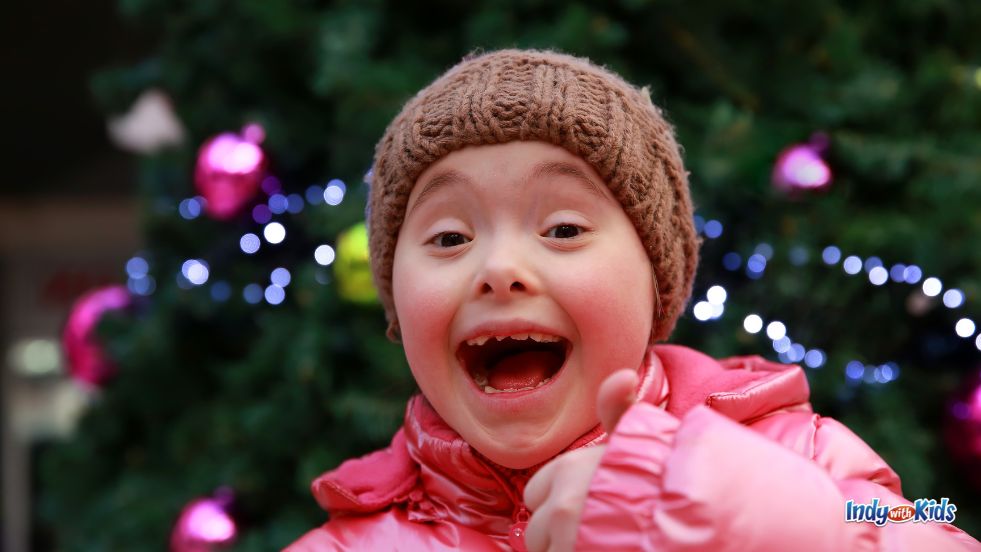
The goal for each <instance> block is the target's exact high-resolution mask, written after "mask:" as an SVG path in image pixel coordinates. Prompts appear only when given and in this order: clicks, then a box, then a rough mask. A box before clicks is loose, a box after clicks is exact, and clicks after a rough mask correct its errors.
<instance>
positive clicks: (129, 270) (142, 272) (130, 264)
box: [126, 257, 150, 278]
mask: <svg viewBox="0 0 981 552" xmlns="http://www.w3.org/2000/svg"><path fill="white" fill-rule="evenodd" d="M149 271H150V263H148V262H146V259H144V258H143V257H133V258H132V259H130V260H128V261H126V274H127V275H128V276H129V277H130V278H142V277H144V276H146V274H147V272H149Z"/></svg>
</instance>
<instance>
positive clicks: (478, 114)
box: [367, 50, 699, 342]
mask: <svg viewBox="0 0 981 552" xmlns="http://www.w3.org/2000/svg"><path fill="white" fill-rule="evenodd" d="M515 140H526V141H536V140H537V141H542V142H548V143H550V144H554V145H557V146H561V147H563V148H565V149H566V150H568V151H569V152H571V153H572V154H573V155H577V156H579V157H580V158H582V159H583V160H585V161H586V162H587V163H589V164H590V165H592V166H593V168H594V169H595V170H596V172H597V174H599V175H600V177H602V178H603V180H604V182H606V185H607V186H608V187H609V188H610V190H611V191H612V192H613V195H614V196H615V197H616V198H617V200H619V202H620V204H621V205H622V206H623V210H624V211H625V212H626V213H627V216H628V217H629V218H630V220H631V221H632V222H633V224H634V227H635V228H636V229H637V234H638V235H639V236H640V239H641V241H642V242H643V244H644V246H645V248H646V249H647V254H648V256H650V259H651V263H652V265H653V268H654V279H655V291H656V294H657V301H658V305H656V306H655V310H654V324H653V331H652V334H651V341H652V342H654V341H661V340H665V339H667V338H668V336H669V335H670V334H671V331H672V330H673V329H674V325H675V322H676V321H677V320H678V317H679V316H681V313H682V311H683V310H684V308H685V304H686V303H687V301H688V298H689V296H690V295H691V287H692V280H693V279H694V274H695V266H696V265H697V264H698V245H699V241H698V238H697V237H696V234H695V227H694V222H693V220H692V219H693V216H692V205H691V199H690V197H689V193H688V175H687V173H686V172H685V168H684V166H683V164H682V162H681V154H680V152H679V150H678V144H677V143H676V142H675V138H674V129H673V128H672V127H671V125H670V124H668V123H667V121H665V120H664V116H663V115H662V114H661V110H660V109H658V108H657V107H655V106H654V105H653V104H652V103H651V99H650V96H649V94H648V92H647V90H646V89H639V90H638V89H637V88H634V87H633V86H631V85H630V84H627V83H626V82H625V81H624V80H623V79H622V78H620V77H619V76H617V75H615V74H614V73H612V72H610V71H608V70H606V69H604V68H602V67H597V66H596V65H593V64H592V63H590V62H589V60H587V59H582V58H575V57H572V56H569V55H565V54H559V53H555V52H542V51H533V50H501V51H496V52H490V53H486V54H482V55H476V56H468V57H467V58H465V59H464V60H463V61H461V62H460V63H459V64H457V65H456V66H455V67H453V68H451V69H450V70H449V71H447V72H446V73H444V74H443V75H442V76H441V77H439V78H438V79H436V81H434V82H433V83H432V84H430V85H429V86H427V87H426V88H424V89H423V90H421V91H420V92H419V93H418V94H416V96H415V97H414V98H412V99H411V100H410V101H409V102H408V103H406V104H405V106H404V107H403V108H402V111H401V113H399V114H398V116H396V117H395V119H394V120H393V121H392V123H391V124H390V125H389V126H388V129H387V130H386V131H385V135H384V136H383V137H382V139H381V141H380V142H379V143H378V146H377V150H376V152H375V164H374V167H372V176H371V195H370V198H369V201H368V217H367V218H368V233H369V250H370V252H371V271H372V276H373V277H374V281H375V286H376V287H377V288H378V292H379V295H380V297H381V302H382V305H384V307H385V316H386V318H387V319H388V323H389V325H388V337H389V339H391V340H392V341H399V340H400V339H401V333H400V329H399V324H398V318H397V317H396V313H395V305H394V300H393V297H392V264H393V260H394V257H395V243H396V240H397V238H398V234H399V229H400V228H401V227H402V222H403V220H404V218H405V209H406V206H407V203H408V201H409V194H410V192H411V191H412V187H413V186H414V185H415V182H416V179H417V178H418V177H419V175H420V174H422V172H423V171H424V170H425V169H426V168H427V167H428V166H429V165H431V164H432V163H434V162H436V161H437V160H438V159H440V158H441V157H444V156H445V155H447V154H449V153H450V152H453V151H456V150H459V149H462V148H464V147H467V146H475V145H481V144H500V143H504V142H511V141H515ZM611 268H612V267H611Z"/></svg>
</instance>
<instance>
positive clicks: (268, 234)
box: [262, 222, 286, 245]
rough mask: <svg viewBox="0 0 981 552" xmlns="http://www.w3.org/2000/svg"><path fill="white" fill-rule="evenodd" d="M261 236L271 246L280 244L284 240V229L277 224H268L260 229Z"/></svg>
mask: <svg viewBox="0 0 981 552" xmlns="http://www.w3.org/2000/svg"><path fill="white" fill-rule="evenodd" d="M262 235H263V236H264V237H265V238H266V241H267V242H269V243H271V244H274V245H275V244H277V243H282V241H283V240H284V239H286V228H284V227H283V225H282V224H280V223H278V222H270V223H269V224H267V225H266V226H265V227H263V229H262Z"/></svg>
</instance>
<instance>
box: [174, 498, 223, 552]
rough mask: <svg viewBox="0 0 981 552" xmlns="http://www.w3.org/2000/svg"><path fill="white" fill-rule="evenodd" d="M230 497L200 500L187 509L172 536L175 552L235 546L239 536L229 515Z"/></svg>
mask: <svg viewBox="0 0 981 552" xmlns="http://www.w3.org/2000/svg"><path fill="white" fill-rule="evenodd" d="M230 503H231V497H230V494H228V493H225V494H224V496H222V494H220V493H219V496H218V498H199V499H197V500H194V501H192V502H191V503H190V504H188V505H187V506H185V507H184V509H183V510H182V511H181V514H180V516H178V518H177V523H175V524H174V530H173V531H172V532H171V534H170V550H171V552H213V551H215V550H220V549H222V548H225V547H227V546H229V545H231V544H232V542H234V541H235V537H236V535H237V534H238V528H237V527H235V521H234V520H232V518H231V516H229V515H228V505H229V504H230Z"/></svg>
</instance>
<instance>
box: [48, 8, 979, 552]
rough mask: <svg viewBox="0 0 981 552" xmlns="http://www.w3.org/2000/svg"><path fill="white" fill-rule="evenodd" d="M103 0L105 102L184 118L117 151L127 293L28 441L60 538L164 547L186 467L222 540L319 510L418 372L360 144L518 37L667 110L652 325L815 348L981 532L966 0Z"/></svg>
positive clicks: (782, 348) (970, 20)
mask: <svg viewBox="0 0 981 552" xmlns="http://www.w3.org/2000/svg"><path fill="white" fill-rule="evenodd" d="M120 9H121V10H122V11H123V13H124V14H125V15H126V16H127V17H128V18H129V19H130V20H131V22H132V24H133V25H134V26H138V27H140V28H142V29H146V30H147V32H150V33H153V34H154V35H156V36H159V37H160V38H159V45H158V47H157V48H156V51H155V54H154V55H153V56H152V57H151V58H149V59H147V60H145V61H144V62H143V63H141V64H139V65H136V66H128V67H121V68H114V69H107V70H105V71H103V72H101V73H99V74H98V75H96V76H95V77H94V78H93V80H92V87H93V90H94V94H95V96H96V98H97V99H98V100H99V101H100V102H101V105H102V106H103V107H104V109H105V111H106V113H107V115H114V114H115V115H118V114H120V113H122V112H125V111H127V110H128V109H130V106H132V105H133V104H134V102H136V101H137V99H138V98H140V97H141V96H143V95H144V94H146V93H147V91H162V93H163V94H164V95H165V96H166V98H169V103H170V105H172V109H173V113H174V114H175V116H176V120H178V121H179V122H180V125H181V126H182V127H183V129H184V132H183V134H182V136H183V139H182V140H180V141H177V140H157V142H158V146H159V147H156V146H154V147H149V146H148V147H145V148H142V150H143V151H144V152H146V153H144V154H143V155H142V160H141V170H140V172H139V174H137V175H134V183H135V184H134V185H136V186H138V187H139V193H140V195H141V197H142V198H143V210H144V231H145V243H146V249H145V251H141V252H134V258H133V259H132V260H131V261H130V263H128V264H127V266H126V267H120V275H121V279H123V280H126V281H127V282H128V289H129V294H130V295H131V297H132V304H131V306H129V307H128V308H126V309H123V310H112V311H108V312H107V313H106V314H105V315H104V316H103V317H102V319H101V322H100V324H99V325H98V331H99V335H100V336H101V337H102V339H103V340H104V343H105V344H106V345H105V349H106V354H107V356H108V357H110V358H112V359H113V362H114V364H115V366H116V370H115V374H114V375H113V376H111V377H108V376H107V377H105V378H102V379H98V383H99V384H100V385H101V390H100V391H99V392H98V396H97V398H96V399H95V400H94V401H93V403H92V406H91V407H90V408H89V409H88V411H87V412H86V413H85V415H84V417H83V419H82V420H81V422H80V424H79V426H78V429H77V432H76V434H75V435H74V437H73V438H72V439H71V441H69V442H65V443H62V444H59V445H57V446H55V447H52V448H51V450H50V451H49V452H47V453H46V455H45V457H44V458H43V466H42V468H43V471H42V491H43V493H42V496H41V499H40V501H39V506H38V513H37V515H38V516H39V518H40V519H41V520H42V523H43V524H44V526H45V527H47V530H48V534H49V536H50V538H51V539H52V540H53V541H54V543H56V545H57V547H58V549H65V550H115V549H133V548H134V547H135V548H154V549H157V548H160V547H161V546H163V545H164V543H168V542H170V539H171V532H172V531H173V529H174V527H175V524H176V523H177V520H178V518H179V516H180V515H181V512H182V510H184V508H185V506H188V505H189V504H192V501H194V500H195V499H198V498H200V497H206V496H218V498H219V502H221V504H222V506H223V507H224V508H225V511H226V513H227V514H228V515H229V516H230V518H231V519H232V520H233V521H234V523H235V524H236V527H237V529H236V531H237V538H236V539H235V540H234V548H235V549H237V550H268V549H276V548H279V547H282V546H285V545H286V544H288V543H289V542H291V541H292V540H294V539H295V538H297V537H298V536H299V535H301V534H302V533H303V532H305V531H306V530H308V529H310V528H312V527H314V526H316V525H318V524H320V523H322V522H323V521H324V519H325V514H324V513H323V512H322V511H321V510H319V508H318V507H317V505H316V504H315V503H314V501H313V500H312V498H311V497H310V494H309V484H310V482H311V480H312V479H313V478H314V477H316V476H317V475H319V474H320V473H321V472H323V471H325V470H327V469H330V468H333V467H335V466H337V465H338V464H339V463H340V462H341V461H342V460H344V459H346V458H349V457H352V456H355V455H359V454H363V453H365V452H368V451H370V450H373V449H375V448H377V447H380V446H383V445H384V444H386V443H387V441H388V440H389V438H390V437H391V435H392V433H393V432H394V431H395V429H396V428H397V427H398V425H399V423H400V421H401V417H402V413H403V409H404V404H405V399H406V398H407V397H408V396H409V395H410V394H411V393H413V392H414V389H415V387H414V383H413V382H412V379H411V376H410V374H409V371H408V367H407V365H406V363H405V359H404V357H403V355H402V351H401V349H400V347H399V346H397V345H394V344H392V343H389V342H388V341H387V340H386V338H385V336H384V329H385V324H384V320H383V314H382V311H381V309H380V307H379V306H378V305H377V303H376V302H375V301H373V300H372V293H371V289H370V287H369V286H368V284H367V283H366V282H368V280H366V278H367V274H366V270H367V268H366V261H365V258H366V257H365V255H366V251H365V248H366V245H365V241H364V234H363V232H364V230H363V227H361V226H358V224H359V222H361V221H362V220H363V214H364V211H363V210H364V205H365V197H366V186H365V184H364V182H363V180H364V179H365V176H366V172H367V170H368V168H369V167H370V165H371V160H372V154H373V148H374V143H375V141H376V140H377V139H378V138H379V137H380V136H381V133H382V131H383V129H384V126H385V125H386V124H387V122H388V121H389V120H390V119H391V117H392V116H393V115H394V114H395V113H396V112H397V111H398V109H399V107H400V106H401V105H402V103H403V102H404V101H406V100H407V99H408V98H409V97H411V95H412V94H413V93H414V92H416V91H417V90H419V89H420V88H421V87H422V86H424V85H425V84H427V83H428V82H429V81H430V80H432V79H433V78H434V77H436V76H437V75H439V74H440V73H441V72H442V71H443V70H445V69H446V68H448V67H449V66H451V65H452V64H454V63H455V62H456V61H458V60H459V59H460V58H461V57H462V56H463V55H465V54H467V53H468V52H472V51H474V50H477V49H485V50H487V49H494V48H499V47H512V46H517V47H533V48H551V49H558V50H562V51H566V52H569V53H572V54H576V55H581V56H586V57H589V58H591V59H592V60H594V61H596V62H598V63H601V64H604V65H606V66H608V67H610V68H611V69H613V70H615V71H617V72H619V73H620V74H622V75H623V76H624V77H625V78H626V79H627V80H629V81H630V82H634V83H638V84H642V85H647V86H649V89H650V91H651V94H652V97H653V99H654V102H655V103H656V104H657V105H659V106H661V107H663V108H664V110H665V111H666V113H667V115H668V117H669V118H670V120H671V121H672V122H673V124H674V125H675V126H676V128H677V131H678V134H679V141H680V143H681V144H683V146H684V148H685V160H686V164H687V168H688V170H689V171H690V172H691V183H692V193H693V198H694V201H695V203H696V206H697V213H698V217H697V219H696V224H697V226H698V228H699V230H700V233H701V234H702V237H703V238H704V245H703V248H702V259H701V264H700V268H699V275H698V279H697V281H696V285H695V292H694V295H693V297H692V301H691V305H690V307H689V309H688V311H687V312H686V314H685V316H684V317H683V319H682V320H681V322H680V323H679V327H678V329H677V330H676V332H675V334H674V336H673V338H672V341H673V342H675V343H680V344H684V345H687V346H690V347H694V348H696V349H699V350H702V351H705V352H707V353H709V354H711V355H714V356H718V357H724V356H731V355H737V354H761V355H764V356H766V357H769V358H772V359H776V360H780V361H783V362H787V363H797V364H801V365H803V366H805V367H806V368H805V370H806V372H807V375H808V378H809V381H810V384H811V388H812V401H813V404H814V406H815V410H816V411H818V412H820V413H822V414H825V415H829V416H833V417H836V418H838V419H839V420H841V421H842V422H843V423H845V424H846V425H848V426H849V427H850V428H851V429H852V430H853V431H855V432H856V433H857V434H858V435H859V436H861V437H862V438H863V439H864V440H866V441H867V442H868V443H869V444H870V445H871V446H872V447H873V448H875V449H876V451H877V452H878V453H879V454H881V455H882V456H883V457H884V458H885V459H886V461H887V462H889V463H890V465H892V466H893V468H894V469H895V470H896V471H897V472H898V473H899V475H900V476H901V477H902V479H903V491H904V493H905V495H906V496H907V497H911V498H917V497H933V498H938V499H939V497H941V496H945V497H950V498H951V500H952V501H953V502H954V503H956V504H957V505H958V512H957V514H958V519H957V525H958V526H960V527H962V528H963V529H965V530H967V531H968V532H970V533H972V534H977V533H978V531H979V530H981V514H979V511H981V510H979V508H981V500H979V496H978V495H979V493H978V489H979V488H981V486H979V482H978V481H977V480H976V479H973V480H972V479H971V478H970V477H969V476H970V475H971V474H975V475H976V473H978V467H979V466H981V464H979V457H981V451H978V450H973V451H972V450H971V449H970V447H967V446H965V443H967V442H968V439H969V438H970V436H971V435H972V434H971V433H970V432H971V431H974V432H978V431H979V430H978V428H977V427H978V424H979V423H981V422H979V418H981V399H979V400H978V401H977V402H978V403H979V404H978V405H972V403H971V402H970V400H969V398H965V397H968V395H967V394H969V393H971V392H973V390H974V389H975V387H974V386H976V385H977V382H978V380H977V379H976V378H977V374H978V370H979V365H981V352H979V349H981V337H978V332H977V328H976V326H975V321H979V320H978V316H979V314H981V313H979V311H981V309H979V307H978V304H979V301H981V256H979V255H978V253H977V251H978V246H977V242H978V238H979V236H981V186H978V182H981V163H979V161H978V155H977V153H978V152H979V151H981V133H979V132H978V129H979V128H981V66H979V65H978V62H979V60H981V39H979V38H978V34H977V33H976V32H975V30H976V29H977V28H978V26H979V25H981V4H978V3H976V2H930V1H909V2H899V3H893V4H892V5H891V6H890V9H888V10H883V9H882V7H881V3H878V2H872V1H868V0H863V1H859V2H843V1H832V0H823V1H819V2H810V3H804V4H800V3H793V4H789V3H779V2H763V3H760V2H748V1H735V2H732V1H730V2H679V1H671V2H660V3H653V2H648V1H645V0H621V1H618V2H609V3H606V4H604V5H602V7H600V6H599V5H592V4H586V3H568V2H555V1H550V0H539V1H536V2H490V1H476V2H469V3H457V2H434V3H428V4H427V5H425V6H424V5H416V4H414V3H411V2H394V1H391V2H383V1H380V0H375V1H367V2H341V1H338V2H300V1H293V2H260V1H249V2H227V1H224V2H223V1H219V0H214V1H205V2H163V1H161V0H128V1H126V2H121V3H120ZM155 94H157V95H156V96H155V97H156V98H157V102H158V106H157V108H161V107H160V105H159V100H160V97H161V95H160V94H159V93H157V92H155ZM143 97H145V96H143ZM168 109H169V108H168ZM168 136H173V133H171V134H169V135H168ZM151 142H152V140H151ZM368 178H370V175H368ZM232 181H234V182H233V184H234V186H235V187H234V188H228V187H227V186H228V185H229V182H232ZM231 189H234V190H246V191H247V192H248V193H240V192H235V193H232V192H229V190H231ZM124 268H125V270H124ZM978 396H981V395H978ZM972 416H973V418H972ZM972 423H973V424H974V425H973V426H972V425H971V424H972ZM975 435H976V433H975ZM761 498H765V497H761ZM186 512H187V511H186V510H185V513H186ZM225 537H228V538H225ZM225 537H222V538H224V540H231V537H229V535H227V534H226V535H225ZM218 540H221V539H218Z"/></svg>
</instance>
